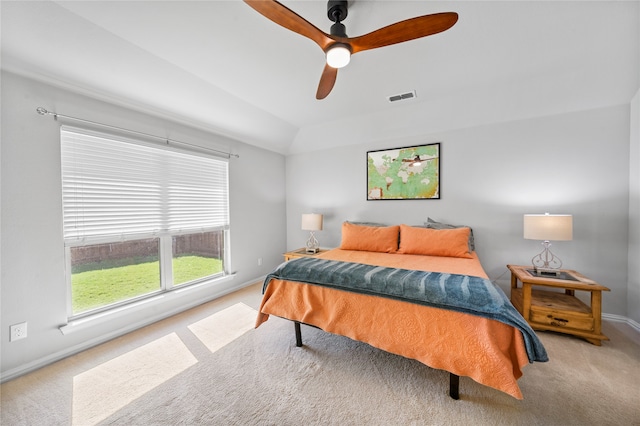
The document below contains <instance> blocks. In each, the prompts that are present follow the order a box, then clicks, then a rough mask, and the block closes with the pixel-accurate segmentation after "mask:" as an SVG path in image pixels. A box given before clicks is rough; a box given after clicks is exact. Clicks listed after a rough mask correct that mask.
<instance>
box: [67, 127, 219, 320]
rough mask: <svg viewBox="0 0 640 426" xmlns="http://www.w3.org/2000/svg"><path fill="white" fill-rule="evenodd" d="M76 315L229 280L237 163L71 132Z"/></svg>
mask: <svg viewBox="0 0 640 426" xmlns="http://www.w3.org/2000/svg"><path fill="white" fill-rule="evenodd" d="M61 147H62V191H63V194H62V198H63V219H64V223H63V233H64V243H65V252H66V264H67V274H66V275H67V283H68V287H69V290H70V291H69V294H70V308H69V316H70V317H76V316H84V315H87V314H89V313H94V312H97V311H100V310H105V309H109V308H112V307H114V306H119V305H122V304H124V303H129V302H131V301H135V300H138V299H140V298H144V297H149V296H152V295H155V294H158V293H161V292H165V291H171V290H172V289H175V288H176V287H184V286H187V285H189V284H193V283H197V282H202V281H204V280H208V279H212V278H215V277H218V276H223V275H225V273H226V268H227V263H228V255H227V246H228V244H227V241H228V233H229V203H228V176H229V173H228V162H227V161H226V160H224V159H219V158H214V157H211V156H206V155H204V154H200V153H195V152H186V151H181V150H176V149H175V148H173V147H164V146H163V147H159V146H158V145H157V144H147V143H144V142H143V141H136V140H132V139H127V138H123V137H118V136H114V135H107V134H103V133H98V132H93V131H88V130H84V129H77V128H73V127H67V126H63V127H62V128H61Z"/></svg>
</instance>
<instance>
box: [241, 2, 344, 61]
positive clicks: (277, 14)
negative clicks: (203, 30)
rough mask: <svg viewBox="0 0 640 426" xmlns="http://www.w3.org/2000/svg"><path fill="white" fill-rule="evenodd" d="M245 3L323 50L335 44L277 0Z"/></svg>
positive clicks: (327, 36) (326, 35)
mask: <svg viewBox="0 0 640 426" xmlns="http://www.w3.org/2000/svg"><path fill="white" fill-rule="evenodd" d="M244 2H245V3H247V4H248V5H249V6H251V7H252V8H253V9H254V10H255V11H257V12H258V13H260V14H261V15H263V16H264V17H265V18H267V19H270V20H271V21H273V22H275V23H276V24H278V25H280V26H282V27H284V28H286V29H288V30H291V31H293V32H294V33H298V34H300V35H302V36H304V37H307V38H309V39H311V40H313V41H314V42H315V43H316V44H317V45H318V46H320V48H321V49H322V50H325V48H326V47H327V46H328V45H329V44H330V43H333V42H334V40H332V39H331V38H330V37H329V35H328V34H326V33H324V32H323V31H322V30H320V29H318V27H316V26H314V25H313V24H312V23H310V22H309V21H307V20H306V19H304V18H303V17H301V16H300V15H298V14H297V13H295V12H294V11H292V10H291V9H289V8H287V7H286V6H284V5H283V4H281V3H278V2H277V1H275V0H244Z"/></svg>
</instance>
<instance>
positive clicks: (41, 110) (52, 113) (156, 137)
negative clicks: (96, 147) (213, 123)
mask: <svg viewBox="0 0 640 426" xmlns="http://www.w3.org/2000/svg"><path fill="white" fill-rule="evenodd" d="M36 112H37V113H38V114H40V115H53V119H54V120H57V119H58V117H62V118H67V119H69V120H75V121H80V122H82V123H89V124H93V125H96V126H102V127H108V128H110V129H115V130H121V131H124V132H128V133H132V134H136V135H141V136H146V137H148V138H154V139H159V140H161V141H164V142H166V143H167V145H168V144H169V143H170V142H172V143H177V144H180V145H188V146H191V147H194V148H197V149H202V150H205V151H211V152H217V153H218V154H223V155H226V156H227V158H231V157H235V158H240V156H239V155H238V154H232V153H230V152H225V151H219V150H217V149H212V148H205V147H203V146H200V145H195V144H191V143H187V142H180V141H177V140H175V139H169V138H163V137H162V136H156V135H152V134H149V133H143V132H138V131H136V130H129V129H124V128H122V127H116V126H111V125H109V124H103V123H97V122H95V121H89V120H84V119H82V118H77V117H71V116H69V115H63V114H58V113H57V112H52V111H47V110H46V109H45V108H42V107H38V108H36Z"/></svg>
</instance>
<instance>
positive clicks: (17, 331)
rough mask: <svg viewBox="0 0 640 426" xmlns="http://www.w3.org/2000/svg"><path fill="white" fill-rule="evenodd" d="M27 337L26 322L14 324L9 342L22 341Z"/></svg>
mask: <svg viewBox="0 0 640 426" xmlns="http://www.w3.org/2000/svg"><path fill="white" fill-rule="evenodd" d="M26 337H27V322H26V321H25V322H21V323H20V324H14V325H12V326H11V337H10V338H9V341H10V342H14V341H16V340H20V339H24V338H26Z"/></svg>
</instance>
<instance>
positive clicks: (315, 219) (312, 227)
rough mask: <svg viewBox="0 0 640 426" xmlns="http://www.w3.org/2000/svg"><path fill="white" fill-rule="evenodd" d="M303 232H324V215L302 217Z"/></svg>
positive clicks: (312, 214) (304, 215) (311, 214)
mask: <svg viewBox="0 0 640 426" xmlns="http://www.w3.org/2000/svg"><path fill="white" fill-rule="evenodd" d="M302 230H303V231H322V215H321V214H317V213H308V214H303V215H302Z"/></svg>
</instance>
